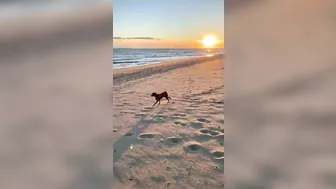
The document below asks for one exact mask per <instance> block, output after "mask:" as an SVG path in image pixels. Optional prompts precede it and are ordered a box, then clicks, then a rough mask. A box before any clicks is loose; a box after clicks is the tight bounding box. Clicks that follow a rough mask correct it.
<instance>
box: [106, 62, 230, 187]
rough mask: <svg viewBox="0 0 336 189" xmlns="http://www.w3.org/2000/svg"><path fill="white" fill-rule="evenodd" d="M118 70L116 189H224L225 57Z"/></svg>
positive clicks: (114, 157)
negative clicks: (161, 95) (164, 95)
mask: <svg viewBox="0 0 336 189" xmlns="http://www.w3.org/2000/svg"><path fill="white" fill-rule="evenodd" d="M114 72H115V73H114V92H113V104H114V108H113V116H114V122H113V129H114V133H113V148H114V154H113V163H114V166H113V168H114V182H113V183H114V187H117V188H120V187H122V188H125V189H126V188H151V189H156V188H157V189H161V188H212V189H215V188H224V57H223V56H215V57H207V58H194V59H187V60H182V61H171V62H166V63H160V64H155V65H150V66H143V67H137V68H125V69H117V70H115V71H114ZM163 91H167V92H168V94H169V96H170V97H171V98H172V100H171V101H170V102H169V103H167V101H162V102H161V104H160V105H157V106H155V107H152V105H153V104H154V102H155V100H154V98H153V97H151V96H150V95H151V93H152V92H163ZM118 186H119V187H118Z"/></svg>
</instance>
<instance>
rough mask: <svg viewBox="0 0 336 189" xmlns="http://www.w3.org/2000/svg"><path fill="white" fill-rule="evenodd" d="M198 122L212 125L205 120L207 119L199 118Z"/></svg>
mask: <svg viewBox="0 0 336 189" xmlns="http://www.w3.org/2000/svg"><path fill="white" fill-rule="evenodd" d="M196 120H197V121H199V122H201V123H211V121H209V120H207V119H205V118H197V119H196Z"/></svg>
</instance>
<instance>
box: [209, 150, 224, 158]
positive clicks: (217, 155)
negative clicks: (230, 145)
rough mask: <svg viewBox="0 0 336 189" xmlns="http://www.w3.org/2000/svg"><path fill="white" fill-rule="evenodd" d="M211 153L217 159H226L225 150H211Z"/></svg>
mask: <svg viewBox="0 0 336 189" xmlns="http://www.w3.org/2000/svg"><path fill="white" fill-rule="evenodd" d="M211 154H212V155H213V157H214V158H215V159H219V160H221V159H224V151H219V150H215V151H213V152H211Z"/></svg>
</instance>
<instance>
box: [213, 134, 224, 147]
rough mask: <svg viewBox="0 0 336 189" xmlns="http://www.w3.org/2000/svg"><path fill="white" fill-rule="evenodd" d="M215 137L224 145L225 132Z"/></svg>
mask: <svg viewBox="0 0 336 189" xmlns="http://www.w3.org/2000/svg"><path fill="white" fill-rule="evenodd" d="M215 138H216V140H217V141H218V142H219V144H220V145H221V146H224V133H220V134H219V135H217V136H216V137H215Z"/></svg>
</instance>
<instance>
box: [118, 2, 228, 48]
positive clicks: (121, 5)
mask: <svg viewBox="0 0 336 189" xmlns="http://www.w3.org/2000/svg"><path fill="white" fill-rule="evenodd" d="M207 35H212V36H215V37H216V38H217V40H218V41H217V44H216V45H214V46H213V47H219V48H223V47H224V0H114V1H113V45H114V47H115V48H202V47H204V45H202V43H200V41H201V40H202V39H203V38H204V37H205V36H207Z"/></svg>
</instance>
